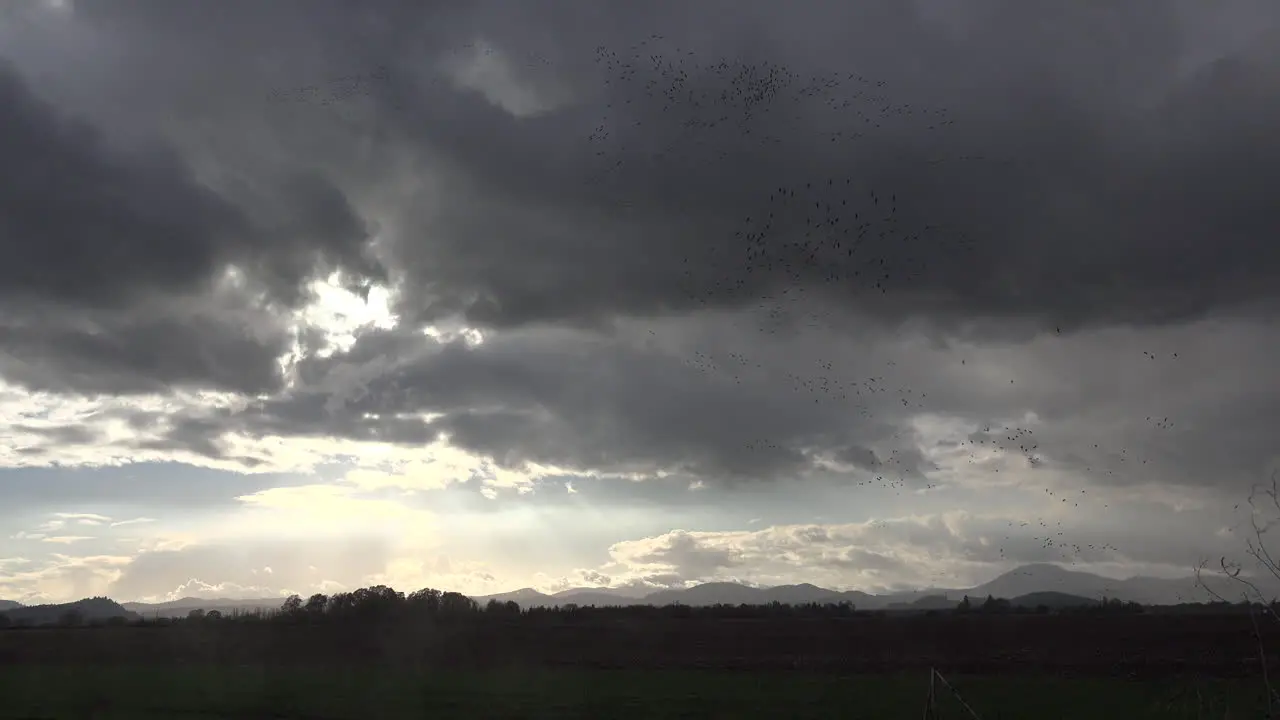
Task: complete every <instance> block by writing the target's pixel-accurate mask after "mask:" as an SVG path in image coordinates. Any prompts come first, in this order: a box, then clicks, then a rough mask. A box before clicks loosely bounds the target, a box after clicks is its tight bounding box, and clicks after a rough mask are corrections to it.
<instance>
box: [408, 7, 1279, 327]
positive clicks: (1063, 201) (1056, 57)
mask: <svg viewBox="0 0 1280 720" xmlns="http://www.w3.org/2000/svg"><path fill="white" fill-rule="evenodd" d="M873 5H874V4H873ZM895 5H896V6H897V7H899V8H902V7H904V6H903V5H902V4H900V3H898V4H895ZM1061 7H1062V6H1060V5H1053V6H1048V5H1046V4H1043V3H1041V4H1036V6H1035V8H1034V10H1026V9H1022V10H1018V11H1017V12H1009V11H1010V7H1009V6H1008V4H999V3H993V4H991V8H990V12H991V13H992V14H991V16H990V18H988V21H986V22H985V23H974V25H975V29H974V32H973V34H972V35H971V36H970V38H969V39H968V40H964V41H962V40H960V39H958V37H959V36H958V35H955V34H950V33H948V32H947V31H946V30H945V29H944V28H943V27H941V26H935V25H927V24H924V23H923V22H921V21H920V20H919V19H918V18H915V17H913V16H912V15H911V14H910V13H909V12H905V11H901V10H899V11H895V12H891V11H888V10H884V11H883V12H879V13H875V12H873V13H872V15H873V16H872V17H869V18H862V17H859V16H858V13H856V12H854V11H849V15H848V16H842V17H839V18H833V17H826V16H823V15H822V14H820V13H816V12H806V11H805V10H799V11H797V12H795V13H791V14H789V15H788V16H786V17H782V16H778V17H767V16H766V14H765V13H764V12H763V11H762V10H761V8H760V7H756V6H748V7H746V8H745V9H744V10H743V12H742V13H741V14H740V15H739V17H738V19H737V21H736V22H735V24H734V30H735V31H736V32H738V33H739V34H738V35H734V36H730V37H726V36H721V37H708V35H709V34H710V33H709V31H704V32H703V33H699V34H697V37H696V38H692V39H688V40H689V43H688V44H681V40H682V38H681V37H680V36H681V31H679V30H678V29H676V28H674V27H672V28H671V29H670V30H669V32H666V33H665V35H664V38H663V39H660V40H657V39H655V40H652V41H649V42H648V44H647V45H645V46H644V47H639V48H636V47H635V43H636V41H637V40H640V39H641V38H643V37H644V36H643V35H642V34H641V33H639V32H637V33H635V34H634V35H633V36H630V37H627V36H624V35H622V34H620V33H617V32H616V31H614V32H610V31H609V30H607V29H605V30H602V32H601V33H600V34H599V35H596V34H594V33H592V32H590V30H584V31H582V32H581V33H576V34H575V39H573V40H568V39H567V40H568V42H567V43H566V45H567V46H568V47H570V48H576V47H578V46H579V45H585V44H587V43H586V38H592V40H593V41H595V42H597V43H598V44H599V45H601V46H603V51H602V52H603V53H604V56H605V59H604V60H602V61H601V62H600V63H599V64H598V65H597V69H596V71H595V77H594V83H593V84H590V85H588V84H586V83H585V81H584V82H583V83H581V84H580V86H579V88H578V90H579V99H578V101H577V102H576V103H575V104H572V105H571V106H569V107H566V108H564V109H562V110H559V111H556V112H550V113H547V114H545V115H541V116H536V117H522V118H516V117H513V116H511V115H510V114H508V113H506V112H505V111H504V110H502V109H501V108H499V107H496V106H495V105H494V104H492V103H490V102H488V101H487V100H486V99H485V98H484V97H482V96H481V95H480V94H479V93H472V94H469V95H468V94H465V93H457V94H451V93H450V91H447V90H441V89H437V90H436V91H434V92H432V93H423V94H421V95H418V96H416V97H414V96H411V97H410V101H409V103H408V107H407V108H406V109H405V110H404V112H403V114H402V115H400V116H398V117H400V118H402V120H401V121H400V122H402V127H405V128H408V127H413V128H417V129H418V132H420V138H421V140H422V142H423V143H424V144H425V145H426V146H428V147H430V149H431V152H432V153H434V156H435V157H443V158H446V159H447V161H448V165H447V167H448V168H449V172H450V173H451V175H450V177H456V178H457V181H456V184H453V185H451V186H450V187H449V188H447V189H445V190H443V191H442V194H443V197H441V198H440V199H439V204H440V207H439V208H437V207H436V206H435V205H434V204H432V205H431V206H430V208H429V209H428V208H427V207H425V206H424V208H423V210H422V212H417V213H410V214H409V217H408V218H406V222H405V225H404V227H403V228H402V233H403V235H404V237H402V239H401V241H400V243H399V244H398V245H397V246H396V248H395V250H393V254H394V255H395V257H396V258H397V259H398V260H399V262H400V267H401V269H402V270H403V271H405V275H404V276H403V278H402V281H403V285H402V292H403V295H402V297H401V301H402V303H401V306H402V309H404V310H406V311H416V312H418V313H419V314H421V315H422V316H423V317H435V316H439V315H444V314H449V313H452V312H458V311H463V312H466V313H467V314H468V316H469V317H471V318H472V319H473V320H474V321H478V322H484V323H491V324H497V325H518V324H523V323H527V322H535V321H544V320H552V321H557V320H574V321H587V322H590V321H598V320H599V319H600V318H601V317H602V316H607V315H609V314H615V313H640V314H647V313H659V312H664V311H667V310H671V309H675V310H690V309H697V308H701V307H704V306H706V305H742V304H746V303H749V302H755V301H758V300H759V299H761V298H764V297H769V298H778V297H779V296H780V294H781V292H782V291H783V290H784V289H787V288H790V289H791V291H792V292H793V293H798V292H800V291H801V290H804V291H806V292H808V293H810V294H817V295H823V296H825V297H826V298H827V299H828V300H830V301H834V302H837V303H839V305H840V306H841V307H842V308H844V309H846V310H851V311H854V312H857V311H863V312H866V313H870V314H872V315H875V316H880V317H886V318H890V319H901V318H903V317H907V316H911V315H922V316H925V317H931V318H934V319H939V320H968V319H983V318H989V317H994V318H1002V319H1018V318H1021V319H1027V320H1030V321H1032V322H1034V323H1035V324H1036V325H1038V326H1039V327H1041V328H1046V327H1054V326H1057V327H1062V328H1066V329H1075V328H1079V327H1082V326H1088V325H1098V324H1113V323H1125V322H1137V323H1152V322H1155V323H1162V322H1170V321H1175V320H1182V319H1186V318H1190V317H1196V316H1200V315H1203V314H1205V313H1208V312H1211V311H1214V310H1216V309H1226V308H1228V307H1235V306H1238V305H1240V304H1242V303H1248V302H1250V301H1256V300H1260V299H1267V300H1270V299H1271V298H1272V297H1273V294H1274V289H1275V287H1276V286H1277V283H1276V282H1275V279H1276V275H1277V273H1276V271H1277V266H1278V263H1280V254H1278V252H1277V251H1276V250H1275V248H1274V247H1272V245H1271V244H1266V243H1263V242H1262V239H1263V238H1266V237H1269V236H1270V235H1272V234H1274V232H1275V231H1276V230H1277V229H1280V218H1278V217H1277V214H1276V212H1275V210H1274V208H1273V207H1272V206H1271V204H1269V203H1268V202H1267V195H1266V190H1265V188H1267V187H1270V186H1271V185H1273V184H1275V182H1276V181H1277V180H1280V177H1277V176H1275V172H1276V171H1275V168H1276V167H1280V164H1277V163H1276V162H1275V159H1276V146H1275V144H1274V142H1273V141H1272V140H1270V139H1269V138H1268V137H1267V136H1266V135H1265V134H1263V133H1261V132H1260V130H1259V129H1260V128H1263V127H1265V126H1267V125H1268V124H1271V123H1273V122H1274V121H1275V120H1276V119H1280V112H1278V109H1280V108H1278V106H1277V103H1276V102H1274V100H1272V99H1271V98H1273V97H1274V96H1275V94H1274V93H1273V92H1271V91H1272V90H1273V89H1274V88H1275V87H1276V73H1275V69H1274V68H1273V67H1272V66H1271V64H1270V61H1269V59H1268V58H1266V57H1265V56H1257V54H1256V53H1255V56H1253V57H1250V58H1246V59H1243V60H1241V61H1239V62H1238V63H1237V64H1235V65H1231V64H1224V65H1220V66H1215V67H1212V68H1198V69H1196V72H1194V73H1193V74H1192V75H1190V76H1188V77H1185V78H1183V77H1181V76H1179V75H1178V72H1179V62H1180V61H1181V60H1182V59H1183V57H1184V56H1185V55H1186V54H1187V53H1188V52H1189V51H1190V50H1191V48H1192V47H1193V46H1194V45H1195V43H1196V40H1197V38H1196V37H1195V34H1194V30H1192V29H1191V26H1190V25H1185V26H1179V24H1178V23H1176V22H1175V18H1174V17H1172V16H1171V15H1169V16H1166V15H1164V14H1162V12H1167V13H1172V12H1173V10H1172V9H1168V8H1166V9H1165V10H1164V11H1162V10H1156V11H1152V12H1144V13H1142V14H1129V13H1125V12H1123V11H1121V10H1114V11H1105V10H1104V9H1103V8H1102V7H1101V6H1100V5H1098V4H1096V3H1094V4H1090V5H1089V6H1088V10H1087V11H1081V10H1064V9H1060V8H1061ZM1162 8H1165V6H1162ZM881 9H883V8H881ZM601 13H603V11H601ZM688 14H694V15H696V14H698V11H694V10H690V11H688ZM1272 15H1274V13H1272ZM549 17H555V16H554V14H553V15H551V16H549ZM567 17H568V16H566V19H567ZM573 18H574V20H576V21H577V22H560V23H558V24H560V25H561V26H575V27H585V28H590V27H591V23H590V21H589V20H588V19H587V17H586V16H578V15H574V16H573ZM1272 19H1274V18H1272V17H1268V18H1266V20H1268V21H1269V20H1272ZM557 20H559V19H557ZM557 20H551V19H548V20H546V21H544V22H546V25H545V26H544V25H542V24H537V21H536V20H535V21H532V22H534V23H535V27H550V26H551V23H552V22H557ZM770 21H774V22H773V23H772V24H770ZM859 21H863V22H859ZM492 23H493V26H492V27H493V29H492V30H491V32H492V33H493V36H494V39H493V42H494V44H495V45H496V46H497V47H498V48H499V49H500V50H505V51H507V52H508V53H509V54H510V55H511V56H512V57H513V58H518V57H524V56H525V55H527V54H528V53H529V52H531V51H532V48H531V47H530V45H529V42H530V41H527V40H522V39H521V38H520V37H517V35H516V33H514V32H511V33H510V34H504V28H508V27H509V26H506V25H504V24H503V22H502V20H501V19H498V18H496V17H495V18H493V19H492ZM822 23H826V24H827V26H828V27H830V28H831V29H830V30H828V31H827V34H825V35H824V33H823V32H822V29H821V28H822ZM656 24H657V23H650V24H649V25H650V26H654V25H656ZM1032 25H1033V26H1032ZM510 27H514V25H513V26H510ZM706 27H710V25H709V24H708V25H706ZM1102 27H1106V28H1107V29H1108V30H1110V31H1111V32H1110V33H1108V34H1102V33H1098V32H1096V31H1097V30H1098V29H1099V28H1102ZM835 28H839V32H840V36H841V39H842V40H843V41H844V42H843V43H842V45H841V46H839V47H837V46H836V44H835V43H834V42H833V41H834V39H835V37H834V33H835V32H836V30H835ZM1050 28H1051V30H1050ZM527 30H528V28H527V27H521V35H522V36H523V37H524V38H539V37H540V33H538V32H527ZM1180 31H1181V33H1180ZM872 36H875V37H880V38H887V37H892V38H893V46H894V47H893V49H894V54H893V55H892V56H890V55H887V54H886V52H887V49H886V48H885V47H884V44H883V43H881V44H880V45H879V48H878V51H877V49H872V50H868V49H867V48H868V45H867V44H866V43H863V42H860V41H861V40H863V39H864V38H867V37H872ZM746 37H750V38H752V39H753V40H758V41H759V42H756V43H752V45H753V47H754V51H747V50H745V49H743V48H741V47H735V46H736V45H738V44H739V43H736V42H735V40H741V39H742V38H746ZM596 38H599V39H598V40H596ZM695 40H696V42H695ZM802 41H803V42H804V47H805V48H806V49H805V50H797V49H795V48H796V47H798V46H800V45H801V42H802ZM871 47H872V48H875V44H872V46H871ZM813 48H818V49H813ZM568 54H569V52H568V50H565V49H562V50H561V55H562V56H564V55H568ZM904 56H914V57H918V58H921V59H920V60H919V61H918V62H915V63H904V62H900V61H899V58H901V57H904ZM1122 59H1123V60H1124V61H1123V62H1122V61H1121V60H1122ZM565 61H566V62H573V60H572V59H566V60H565ZM577 62H578V63H579V64H583V63H585V61H584V60H583V59H581V58H579V59H577ZM766 63H773V64H772V65H767V64H766ZM850 74H853V75H856V76H861V77H862V78H863V79H862V80H859V79H858V78H857V77H853V78H851V77H850ZM605 83H607V84H605ZM753 84H754V86H752V85H753ZM424 87H425V86H424ZM436 87H437V88H439V87H440V86H436ZM1138 90H1142V92H1138ZM753 92H754V93H755V94H754V96H753V95H752V93H753ZM1211 99H1212V101H1211V102H1210V100H1211ZM846 104H848V107H845V105H846ZM752 105H753V107H748V106H752ZM748 115H751V117H750V118H748ZM715 123H718V124H719V126H718V127H714V128H713V127H710V126H711V125H712V124H715ZM574 128H576V129H577V131H576V133H575V132H571V131H570V129H574ZM748 130H750V131H751V132H748ZM837 132H843V133H845V135H843V136H836V135H834V133H837ZM591 133H594V135H595V137H596V138H601V137H602V136H607V137H606V138H604V139H600V140H597V141H588V139H587V138H586V137H583V136H584V135H587V134H591ZM853 133H861V134H862V137H860V138H849V137H848V136H849V135H850V134H853ZM833 140H836V142H832V141H833ZM598 152H599V153H603V157H598V156H597V155H596V153H598ZM656 153H664V155H663V156H662V157H657V156H656ZM978 156H981V157H982V158H984V159H982V160H977V159H971V160H966V159H963V158H975V157H978ZM611 167H612V168H614V169H613V170H611V171H610V172H607V173H606V172H604V171H605V170H608V169H610V168H611ZM828 183H830V184H828ZM784 187H785V188H787V190H786V191H785V192H786V198H785V202H784V200H783V197H782V196H783V190H782V188H784ZM793 191H794V196H792V195H791V193H792V192H793ZM872 193H875V198H874V199H873V197H872ZM854 213H858V214H859V217H858V218H855V217H854ZM771 216H772V220H770V217H771ZM748 218H750V221H748V220H747V219H748ZM752 236H755V237H754V238H753V237H752ZM427 237H429V238H432V240H428V241H425V242H423V241H422V239H423V238H427Z"/></svg>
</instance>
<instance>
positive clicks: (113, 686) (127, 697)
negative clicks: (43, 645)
mask: <svg viewBox="0 0 1280 720" xmlns="http://www.w3.org/2000/svg"><path fill="white" fill-rule="evenodd" d="M949 679H950V680H951V682H952V683H953V684H954V685H955V686H956V688H957V689H958V691H959V692H960V693H962V694H963V695H964V697H965V699H966V700H967V701H968V702H969V704H970V705H972V706H973V708H974V710H976V711H977V712H978V713H979V714H980V715H981V716H982V717H983V718H984V720H990V719H993V718H1000V719H1001V720H1012V719H1018V718H1027V719H1028V720H1030V719H1032V718H1034V720H1053V719H1064V720H1065V719H1073V720H1074V719H1078V720H1101V719H1103V718H1124V719H1125V720H1142V719H1145V718H1151V719H1152V720H1155V719H1156V718H1159V719H1161V720H1179V719H1181V718H1186V719H1188V720H1191V719H1196V720H1201V719H1204V720H1209V719H1212V720H1220V719H1221V718H1223V717H1224V715H1225V708H1226V707H1227V706H1228V705H1229V706H1230V709H1231V714H1230V716H1229V717H1231V718H1235V719H1237V720H1238V719H1240V718H1257V717H1262V708H1263V704H1262V686H1261V684H1260V682H1257V681H1239V680H1236V681H1224V680H1216V681H1215V680H1201V681H1190V680H1185V681H1172V680H1170V681H1165V682H1136V681H1121V680H1085V679H1064V678H1038V679H1037V678H995V677H963V676H962V677H954V678H949ZM927 685H928V678H927V674H924V673H921V674H912V675H909V676H904V675H898V676H887V677H876V676H853V677H835V676H821V675H805V674H784V673H770V674H763V673H734V672H723V671H699V672H688V671H680V672H677V671H670V672H657V671H625V670H622V671H612V670H564V671H551V670H530V671H520V670H507V671H502V672H491V673H480V672H468V673H461V672H458V673H439V672H436V673H426V672H423V673H421V674H418V673H409V672H403V671H400V672H392V671H380V670H377V669H354V668H350V669H348V668H342V669H339V668H328V669H318V668H296V667H295V668H262V667H201V666H186V667H146V666H139V667H110V668H108V667H83V666H79V667H77V666H46V667H40V666H27V667H23V666H8V667H0V718H5V719H6V720H8V719H13V718H60V719H61V718H66V719H68V720H70V719H72V718H90V717H92V718H111V719H124V718H173V719H174V720H181V719H183V718H206V719H208V718H255V717H256V718H269V717H273V718H288V717H293V718H333V719H335V720H336V719H337V718H343V719H346V718H350V719H351V720H357V719H358V720H368V719H370V718H379V719H384V718H385V719H386V720H394V719H397V718H427V717H430V718H495V719H496V718H593V719H602V718H620V719H627V718H868V719H871V718H875V719H880V718H884V719H886V720H896V719H897V718H903V719H906V718H912V719H913V720H918V719H919V718H920V717H921V715H922V713H923V710H924V702H925V694H926V692H927ZM939 693H940V695H939V700H938V708H939V710H940V711H941V713H942V717H944V718H963V717H968V715H967V714H966V713H965V711H964V710H963V709H962V708H961V707H960V706H959V704H958V703H956V702H955V701H954V700H953V699H952V698H950V697H949V696H948V695H947V693H946V691H945V690H942V689H940V690H939Z"/></svg>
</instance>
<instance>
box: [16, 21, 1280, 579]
mask: <svg viewBox="0 0 1280 720" xmlns="http://www.w3.org/2000/svg"><path fill="white" fill-rule="evenodd" d="M1138 8H1139V4H1134V3H1129V4H1126V3H1114V2H1104V1H1103V0H1081V1H1078V2H1074V3H1070V4H1067V3H1059V2H1050V0H915V2H901V1H900V0H866V1H864V2H859V3H828V2H793V3H785V4H780V3H773V2H763V1H762V0H746V1H745V2H743V1H739V2H734V3H732V4H730V3H726V2H720V1H718V0H716V1H713V0H699V1H698V2H667V1H666V0H662V1H659V2H651V3H645V4H643V7H642V6H641V5H640V4H636V3H630V2H623V1H622V0H592V1H591V2H586V1H583V2H570V1H568V0H547V1H546V2H539V3H520V2H515V1H514V0H479V1H478V2H472V3H464V4H459V3H445V2H437V1H431V2H428V1H426V0H377V1H369V2H362V3H358V4H354V3H346V2H337V1H336V0H306V1H305V2H304V1H303V0H275V1H274V2H271V3H210V2H199V1H197V0H116V1H115V2H111V3H105V2H102V3H95V2H86V1H81V2H75V1H74V0H62V1H61V2H51V1H49V0H42V1H40V2H31V3H11V4H6V5H5V6H4V7H3V9H0V157H3V158H4V169H3V173H2V174H0V251H3V257H4V261H3V262H0V598H5V599H12V600H18V601H23V602H58V601H67V600H73V599H77V598H81V597H86V596H92V595H109V596H111V597H112V598H115V599H117V600H120V601H130V600H141V601H159V600H167V599H175V598H178V597H183V596H200V597H265V596H279V595H284V594H289V593H299V594H304V595H306V594H310V593H313V592H326V593H330V592H336V591H340V590H344V589H347V590H349V589H354V588H357V587H364V586H368V585H372V584H379V583H382V584H388V585H391V586H393V587H395V588H397V589H400V590H404V591H411V590H413V589H417V588H421V587H435V588H441V589H446V590H457V591H461V592H466V593H471V594H484V593H491V592H501V591H507V590H513V589H516V588H522V587H534V588H537V589H540V590H544V591H555V590H558V589H564V588H568V587H586V586H589V587H606V586H607V587H623V586H628V587H633V586H634V587H652V588H663V587H677V586H682V585H684V584H687V583H693V582H703V581H711V580H731V581H740V582H746V583H751V584H759V585H778V584H786V583H800V582H809V583H813V584H816V585H821V586H824V587H829V588H838V589H859V590H865V591H869V592H884V591H888V590H893V589H903V588H916V587H925V586H940V587H964V586H969V585H973V584H977V583H980V582H984V581H986V580H989V579H990V578H992V577H994V576H995V575H997V574H999V573H1000V572H1003V571H1005V570H1008V569H1011V568H1014V567H1016V566H1018V565H1021V564H1025V563H1035V562H1056V563H1062V564H1064V565H1065V566H1070V567H1072V568H1074V569H1078V570H1087V571H1090V572H1095V573H1098V574H1102V575H1106V576H1109V577H1127V576H1132V575H1153V576H1182V575H1187V574H1189V573H1190V572H1191V569H1192V568H1194V567H1195V566H1196V565H1197V564H1198V563H1199V562H1201V561H1202V560H1206V559H1208V560H1211V561H1213V562H1215V563H1216V562H1218V561H1220V560H1221V559H1222V558H1227V559H1229V560H1231V559H1239V560H1246V559H1247V557H1246V550H1247V544H1246V543H1247V541H1248V539H1249V537H1250V533H1251V532H1252V530H1251V522H1256V521H1257V520H1258V517H1260V516H1261V515H1265V514H1266V513H1265V508H1262V509H1251V508H1250V505H1249V502H1248V501H1249V499H1250V497H1251V494H1252V493H1253V488H1254V486H1255V485H1256V484H1258V483H1267V482H1268V481H1269V478H1270V477H1271V476H1272V474H1273V473H1275V472H1276V471H1277V470H1278V469H1280V444H1277V440H1280V374H1277V373H1276V372H1275V368H1276V367H1277V358H1278V357H1280V323H1278V321H1280V312H1277V300H1280V244H1278V243H1276V242H1274V240H1275V238H1276V237H1280V204H1277V203H1276V202H1275V200H1274V194H1273V193H1274V188H1275V187H1280V137H1278V136H1277V135H1276V133H1275V132H1274V128H1275V127H1277V126H1280V50H1277V48H1280V5H1276V4H1275V3H1273V2H1269V1H1264V0H1223V1H1222V2H1217V3H1213V4H1212V7H1210V6H1209V5H1205V4H1203V3H1200V2H1197V1H1193V0H1170V1H1169V2H1163V3H1154V4H1153V3H1147V4H1141V9H1138ZM1271 510H1272V511H1273V512H1272V516H1274V515H1276V513H1275V512H1274V511H1276V510H1277V508H1276V507H1275V506H1272V507H1271ZM1264 539H1265V538H1264Z"/></svg>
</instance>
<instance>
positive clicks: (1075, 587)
mask: <svg viewBox="0 0 1280 720" xmlns="http://www.w3.org/2000/svg"><path fill="white" fill-rule="evenodd" d="M1205 581H1206V584H1207V585H1208V586H1209V587H1211V588H1212V589H1213V590H1214V591H1215V592H1217V593H1219V594H1220V595H1222V596H1223V597H1225V598H1228V599H1230V600H1236V599H1239V595H1240V593H1239V587H1238V586H1236V585H1234V584H1233V583H1232V582H1231V581H1229V580H1226V579H1225V578H1221V577H1216V576H1209V575H1206V577H1205ZM1037 594H1042V595H1044V596H1045V598H1047V599H1050V601H1051V602H1050V603H1047V604H1050V605H1051V606H1052V605H1055V604H1060V603H1061V601H1062V598H1064V597H1074V598H1084V599H1086V600H1087V601H1089V602H1097V601H1099V600H1101V599H1102V598H1104V597H1106V598H1114V599H1117V600H1123V601H1126V602H1137V603H1141V604H1143V605H1177V604H1180V603H1186V602H1207V601H1210V600H1212V599H1213V597H1212V596H1211V595H1210V594H1209V593H1207V592H1205V590H1204V589H1203V588H1200V587H1198V586H1197V585H1196V579H1195V578H1194V577H1185V578H1175V579H1168V578H1151V577H1133V578H1128V579H1125V580H1114V579H1111V578H1106V577H1102V576H1100V575H1094V574H1092V573H1087V572H1079V571H1074V570H1067V569H1065V568H1062V567H1060V566H1057V565H1051V564H1047V563H1043V564H1035V565H1024V566H1022V567H1019V568H1017V569H1014V570H1010V571H1009V572H1006V573H1004V574H1003V575H1000V576H999V577H997V578H995V579H994V580H991V581H990V582H986V583H983V584H981V585H977V586H975V587H970V588H929V589H923V590H911V591H903V592H896V593H888V594H884V595H872V594H869V593H865V592H860V591H857V590H845V591H841V590H829V589H826V588H820V587H817V586H815V585H808V584H804V585H781V586H778V587H769V588H758V587H751V586H748V585H742V584H738V583H705V584H702V585H695V586H693V587H690V588H685V589H671V590H657V591H654V592H651V593H649V594H647V595H644V596H642V597H639V598H637V597H634V596H627V595H622V594H618V593H615V592H613V591H611V590H609V589H607V588H574V589H571V590H563V591H561V592H558V593H554V594H550V595H548V594H545V593H540V592H538V591H536V590H533V589H531V588H524V589H522V590H516V591H514V592H508V593H498V594H496V595H484V596H481V597H477V598H476V600H477V601H479V602H481V603H487V602H488V601H489V600H498V601H499V602H506V601H508V600H514V601H515V602H516V603H517V604H519V605H520V606H521V607H555V606H561V605H566V604H569V603H573V604H576V605H581V606H586V605H596V606H610V605H636V604H639V605H668V604H671V603H681V604H684V605H692V606H699V605H717V604H729V605H741V604H743V603H747V604H762V603H772V602H780V603H787V604H792V605H795V604H802V603H840V602H849V603H852V604H853V605H854V606H856V607H858V608H861V609H864V610H908V609H916V610H919V609H939V610H940V609H945V608H952V607H955V605H956V603H958V602H960V600H961V599H962V598H964V596H965V595H968V596H969V597H971V598H975V599H977V600H983V599H986V597H987V596H988V595H991V596H993V597H997V598H1006V599H1011V600H1013V599H1017V600H1022V601H1025V599H1026V596H1032V595H1037ZM1015 604H1016V603H1015ZM1034 604H1038V603H1034ZM1034 604H1033V605H1032V606H1034Z"/></svg>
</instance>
